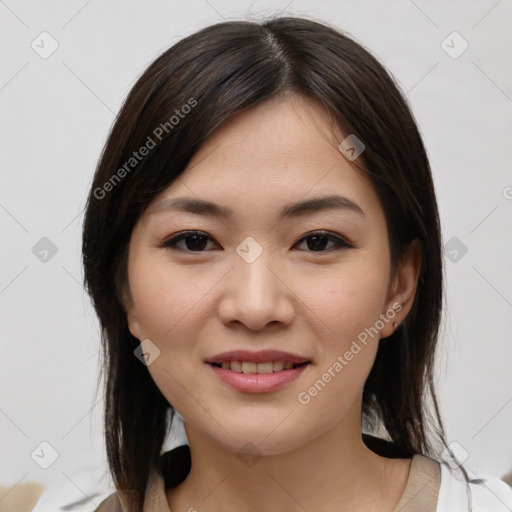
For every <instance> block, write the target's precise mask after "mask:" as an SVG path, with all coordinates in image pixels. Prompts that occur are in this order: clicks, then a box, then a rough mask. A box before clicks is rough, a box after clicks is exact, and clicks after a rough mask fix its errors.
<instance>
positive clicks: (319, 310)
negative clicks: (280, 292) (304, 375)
mask: <svg viewBox="0 0 512 512" xmlns="http://www.w3.org/2000/svg"><path fill="white" fill-rule="evenodd" d="M360 252H361V251H360ZM376 259H377V258H375V257H374V256H373V254H372V253H366V254H364V253H363V254H358V255H357V257H356V256H354V258H353V259H351V260H348V259H347V261H346V262H345V263H344V264H341V265H339V267H338V268H333V267H331V268H329V269H327V268H326V269H325V270H323V271H322V272H318V270H316V271H315V272H314V273H311V274H310V275H308V274H307V273H303V274H302V275H301V276H298V277H297V280H296V283H297V284H296V289H295V290H296V291H297V295H298V296H299V297H300V298H301V299H302V301H303V302H304V304H305V305H306V306H307V309H309V310H310V311H312V312H313V313H314V317H316V318H317V319H319V320H321V322H320V323H319V326H321V329H322V330H323V331H325V333H324V334H325V337H324V339H326V340H333V342H334V343H336V344H337V348H338V349H341V348H343V346H344V345H345V344H346V343H347V342H348V343H349V344H350V341H351V340H352V339H353V338H355V337H357V335H358V334H359V333H360V332H362V331H364V329H365V328H368V327H370V326H373V325H375V322H376V320H377V319H378V318H379V315H380V314H381V313H383V312H384V311H383V307H384V304H385V297H386V292H387V285H388V282H387V273H386V268H385V267H384V263H383V262H378V261H375V260H376ZM295 290H294V291H295ZM340 344H341V346H340Z"/></svg>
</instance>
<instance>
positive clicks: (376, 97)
mask: <svg viewBox="0 0 512 512" xmlns="http://www.w3.org/2000/svg"><path fill="white" fill-rule="evenodd" d="M284 93H292V94H300V95H302V96H304V97H305V98H308V99H310V100H313V101H315V102H316V104H318V105H319V106H321V107H322V108H323V109H324V110H325V112H327V113H328V114H329V116H331V119H332V120H334V122H335V123H336V125H337V126H338V127H339V128H340V129H341V130H342V131H343V133H344V134H354V135H355V136H356V137H357V138H358V139H360V140H361V141H362V142H363V143H364V145H365V150H364V152H363V153H362V154H361V156H360V157H359V158H358V159H357V162H355V163H357V164H358V166H359V168H360V169H361V172H363V173H364V174H365V175H366V176H367V177H368V178H369V179H370V181H371V183H372V184H373V186H374V187H375V189H376V191H377V192H378V195H379V198H380V201H381V203H382V206H383V208H384V211H385V215H386V221H387V224H388V232H389V246H390V254H391V262H392V266H393V269H395V268H396V265H397V263H398V261H399V258H400V256H401V255H402V254H403V252H404V250H405V249H406V248H407V247H408V245H409V244H410V243H411V242H412V241H413V240H414V239H418V240H419V242H420V245H421V250H422V265H421V271H420V275H419V282H418V287H417V290H416V296H415V299H414V303H413V306H412V309H411V311H410V312H409V315H408V316H407V318H406V319H405V321H404V322H403V324H402V325H401V326H400V327H399V328H398V329H397V330H396V331H395V332H394V334H392V335H391V336H390V337H389V338H387V339H386V341H385V342H382V343H381V344H380V346H379V349H378V353H377V358H376V360H375V363H374V366H373V368H372V370H371V372H370V375H369V377H368V379H367V381H366V383H365V386H364V393H363V413H364V417H365V421H366V422H367V424H368V425H369V426H370V427H372V428H373V427H377V426H378V425H380V426H381V427H384V428H385V430H386V431H387V436H388V437H389V439H390V440H391V441H393V443H395V445H396V447H397V449H398V450H399V452H400V453H401V454H402V455H403V456H407V457H410V456H412V455H413V454H415V453H421V454H424V455H431V456H433V455H436V454H439V447H438V445H439V442H442V444H443V445H444V446H446V443H445V441H444V432H443V425H442V421H441V419H440V415H439V411H438V406H437V401H436V395H435V390H434V382H433V365H434V358H435V351H436V344H437V339H438V336H439V326H440V318H441V311H442V302H443V260H442V253H441V234H440V223H439V218H438V217H439V215H438V210H437V204H436V197H435V192H434V185H433V182H432V176H431V171H430V167H429V162H428V158H427V155H426V151H425V148H424V145H423V142H422V138H421V136H420V133H419V131H418V128H417V125H416V123H415V120H414V117H413V115H412V113H411V110H410V108H409V106H408V104H407V101H406V99H405V97H404V95H403V94H402V93H401V92H400V90H399V88H398V86H397V85H396V83H395V81H394V79H393V78H392V76H391V75H390V74H389V73H388V72H387V71H386V70H385V68H384V67H383V66H382V65H381V64H380V63H379V62H378V61H377V60H376V59H375V58H374V57H373V56H372V55H371V54H370V53H369V52H368V51H367V50H366V49H365V48H364V47H363V46H362V45H361V44H359V43H357V42H355V41H354V40H353V39H352V38H350V37H348V36H347V35H345V34H344V33H343V32H342V31H340V30H339V29H336V28H334V27H331V26H329V25H327V24H325V23H321V22H317V21H312V20H309V19H302V18H294V17H281V18H273V19H267V20H261V21H260V22H257V21H229V22H224V23H219V24H216V25H213V26H209V27H206V28H204V29H202V30H200V31H198V32H196V33H194V34H192V35H190V36H188V37H186V38H185V39H182V40H181V41H179V42H178V43H177V44H175V45H174V46H173V47H171V48H170V49H168V50H167V51H165V52H164V53H163V54H162V55H160V56H159V57H158V58H157V59H156V60H155V61H154V62H153V63H151V64H150V65H149V67H148V68H147V69H146V71H144V73H143V74H142V75H141V76H140V78H139V79H138V80H137V82H136V84H135V85H134V86H133V88H132V90H131V91H130V93H129V95H128V97H127V99H126V100H125V102H124V104H123V106H122V108H121V111H120V113H119V115H118V116H117V119H116V121H115V123H114V125H113V127H112V130H111V132H110V134H109V137H108V140H107V142H106V144H105V147H104V149H103V152H102V155H101V158H100V160H99V163H98V166H97V168H96V172H95V175H94V178H93V183H92V187H91V190H90V194H89V196H88V202H87V206H86V212H85V220H84V226H83V265H84V269H85V275H84V283H85V286H86V289H87V291H88V293H89V294H90V296H91V299H92V302H93V305H94V308H95V309H96V312H97V314H98V317H99V320H100V323H101V329H102V343H103V352H104V361H103V372H104V375H105V378H106V386H105V425H104V427H105V436H106V448H107V457H108V463H109V467H110V471H111V473H112V475H113V477H114V480H115V484H116V486H117V488H118V489H120V490H123V491H124V492H126V493H127V496H128V497H129V499H130V507H133V510H134V511H135V510H137V509H141V508H142V504H143V499H144V493H145V485H146V481H147V477H148V475H149V471H150V469H151V468H152V467H156V466H157V465H158V463H159V462H158V461H159V456H160V454H161V450H162V446H163V442H164V440H165V437H166V435H167V433H168V431H169V428H170V423H171V421H172V417H173V411H174V410H173V409H172V406H171V405H170V404H169V403H168V402H167V400H166V399H165V398H164V396H163V395H162V394H161V392H160V391H159V389H158V388H157V386H156V385H155V383H154V382H153V380H152V378H151V376H150V374H149V372H148V370H147V367H146V366H145V365H144V364H141V362H140V361H139V359H138V358H137V357H135V355H134V350H135V349H136V348H137V347H138V345H139V340H137V339H136V338H134V337H133V336H132V335H131V333H130V331H129V330H128V325H127V320H126V313H125V311H124V309H123V306H122V303H121V301H120V297H121V295H120V294H121V291H122V289H123V287H124V286H125V285H126V279H127V276H126V263H127V249H128V244H129V241H130V236H131V233H132V230H133V228H134V225H135V223H136V222H137V220H138V218H139V217H140V215H141V214H142V213H143V212H144V210H145V208H146V207H147V205H148V204H149V202H150V201H151V200H152V199H153V198H154V197H155V195H156V194H158V193H159V192H160V191H162V190H163V189H165V188H166V187H168V186H169V185H170V184H171V183H172V182H173V180H174V179H175V178H177V177H178V176H179V175H180V174H181V173H182V172H183V171H184V169H185V168H186V166H187V164H188V162H189V161H190V159H191V158H192V157H193V155H194V154H195V153H196V152H197V151H198V149H199V148H200V147H201V145H202V144H203V143H204V142H205V141H206V140H207V139H208V138H209V137H210V136H211V135H212V133H213V132H214V131H215V130H216V129H217V128H219V127H220V126H221V125H223V124H224V123H226V122H227V121H229V120H230V119H231V118H233V116H235V115H237V114H238V113H240V112H243V111H246V110H248V109H250V108H252V107H254V106H256V105H258V104H260V103H262V102H264V101H267V100H269V99H270V98H274V97H277V96H278V95H281V94H284ZM185 105H189V106H190V108H184V106H185ZM173 116H174V117H175V119H174V120H172V121H171V119H172V117H173ZM178 118H179V119H178ZM165 123H167V124H165ZM158 127H160V128H158ZM156 134H159V135H160V136H159V137H157V135H156ZM150 139H151V140H152V141H153V143H154V144H155V146H156V147H153V148H151V149H150V151H148V152H147V154H146V156H144V157H143V158H141V159H140V160H139V159H137V161H136V162H135V161H132V160H130V159H131V158H134V157H133V152H134V151H138V150H139V148H141V147H143V146H146V147H147V146H149V145H150V143H149V140H150ZM128 162H130V163H129V165H127V163H128ZM132 164H133V165H132ZM121 169H124V172H123V171H121ZM427 404H430V405H431V407H427ZM429 411H430V412H429ZM169 420H171V421H169Z"/></svg>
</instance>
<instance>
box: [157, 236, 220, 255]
mask: <svg viewBox="0 0 512 512" xmlns="http://www.w3.org/2000/svg"><path fill="white" fill-rule="evenodd" d="M208 240H212V238H210V237H209V236H208V235H207V234H205V233H202V232H201V231H184V232H182V233H180V234H178V235H176V236H174V237H172V238H169V239H168V240H166V241H165V242H164V243H163V244H162V247H168V248H170V249H177V250H181V251H186V252H204V251H203V249H204V247H205V245H207V241H208ZM181 242H185V247H186V248H183V247H180V246H179V245H178V244H179V243H181Z"/></svg>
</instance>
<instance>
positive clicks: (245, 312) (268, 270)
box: [221, 237, 293, 329]
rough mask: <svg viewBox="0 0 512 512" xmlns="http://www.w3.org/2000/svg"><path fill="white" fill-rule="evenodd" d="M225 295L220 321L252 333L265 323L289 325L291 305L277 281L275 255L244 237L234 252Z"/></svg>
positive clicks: (278, 278) (283, 288) (278, 271)
mask: <svg viewBox="0 0 512 512" xmlns="http://www.w3.org/2000/svg"><path fill="white" fill-rule="evenodd" d="M236 253H237V254H236V255H235V258H234V268H233V270H232V273H231V279H230V286H229V292H228V294H227V296H226V297H224V300H223V306H222V308H221V309H222V312H223V316H224V320H227V321H233V320H238V321H240V322H242V323H244V324H246V325H247V326H248V327H250V328H252V329H258V328H261V327H263V326H264V325H266V324H267V323H269V322H272V321H280V322H284V323H286V322H289V321H290V318H291V316H290V315H291V314H292V312H293V305H292V304H291V301H290V297H289V290H288V288H287V287H286V286H285V285H284V284H283V282H282V280H283V281H285V279H284V278H281V279H280V277H279V273H280V272H281V270H280V268H281V267H280V265H279V264H278V261H277V259H276V256H275V253H274V252H273V251H272V250H270V249H269V248H265V249H264V247H263V246H262V245H260V244H259V243H258V242H257V241H256V240H255V239H254V238H252V237H247V238H246V239H245V240H244V241H243V242H242V243H240V244H239V245H238V247H237V248H236Z"/></svg>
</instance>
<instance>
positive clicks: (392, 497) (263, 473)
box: [167, 421, 410, 512]
mask: <svg viewBox="0 0 512 512" xmlns="http://www.w3.org/2000/svg"><path fill="white" fill-rule="evenodd" d="M360 425H361V424H360V421H359V422H354V424H352V425H347V424H342V423H340V424H339V425H337V426H336V427H335V428H333V429H331V430H329V431H327V432H326V433H324V434H323V435H320V436H318V437H317V438H315V439H313V440H311V441H310V442H309V443H307V444H305V445H304V444H302V445H300V446H299V447H297V448H296V449H292V450H289V451H287V452H285V453H280V454H278V455H265V454H259V453H254V454H250V453H247V454H245V455H243V454H241V453H236V451H233V450H232V449H228V448H226V447H224V446H222V445H220V444H218V443H216V442H214V441H212V440H211V438H207V437H205V436H203V435H202V434H201V433H200V432H199V431H197V430H195V429H194V428H193V427H192V426H191V425H189V424H187V423H186V424H185V428H186V433H187V438H188V440H189V445H190V450H191V463H192V464H191V470H190V473H189V475H188V476H187V478H186V480H185V481H184V482H183V483H182V484H181V485H179V486H177V487H176V488H173V489H169V490H168V491H167V497H168V501H169V504H170V505H172V507H171V508H172V510H173V512H174V511H176V512H177V511H181V510H194V509H196V510H199V511H201V512H209V511H214V510H215V511H218V510H224V511H227V512H229V511H232V510H233V511H234V510H240V509H242V510H244V511H247V512H261V511H266V510H273V511H276V512H285V511H286V512H290V511H298V512H299V511H300V512H303V511H304V510H308V511H311V510H322V511H325V512H330V511H333V512H334V511H336V512H348V511H351V512H359V511H365V512H368V511H373V510H379V511H388V510H389V511H392V510H393V508H394V506H395V505H396V504H397V503H398V501H399V499H400V496H401V494H402V492H403V489H404V487H405V484H406V481H407V476H408V470H409V464H410V459H387V458H384V457H380V456H378V455H377V454H375V453H374V452H372V451H371V450H369V449H368V448H367V447H366V446H365V444H364V443H363V441H362V438H361V428H360Z"/></svg>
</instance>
